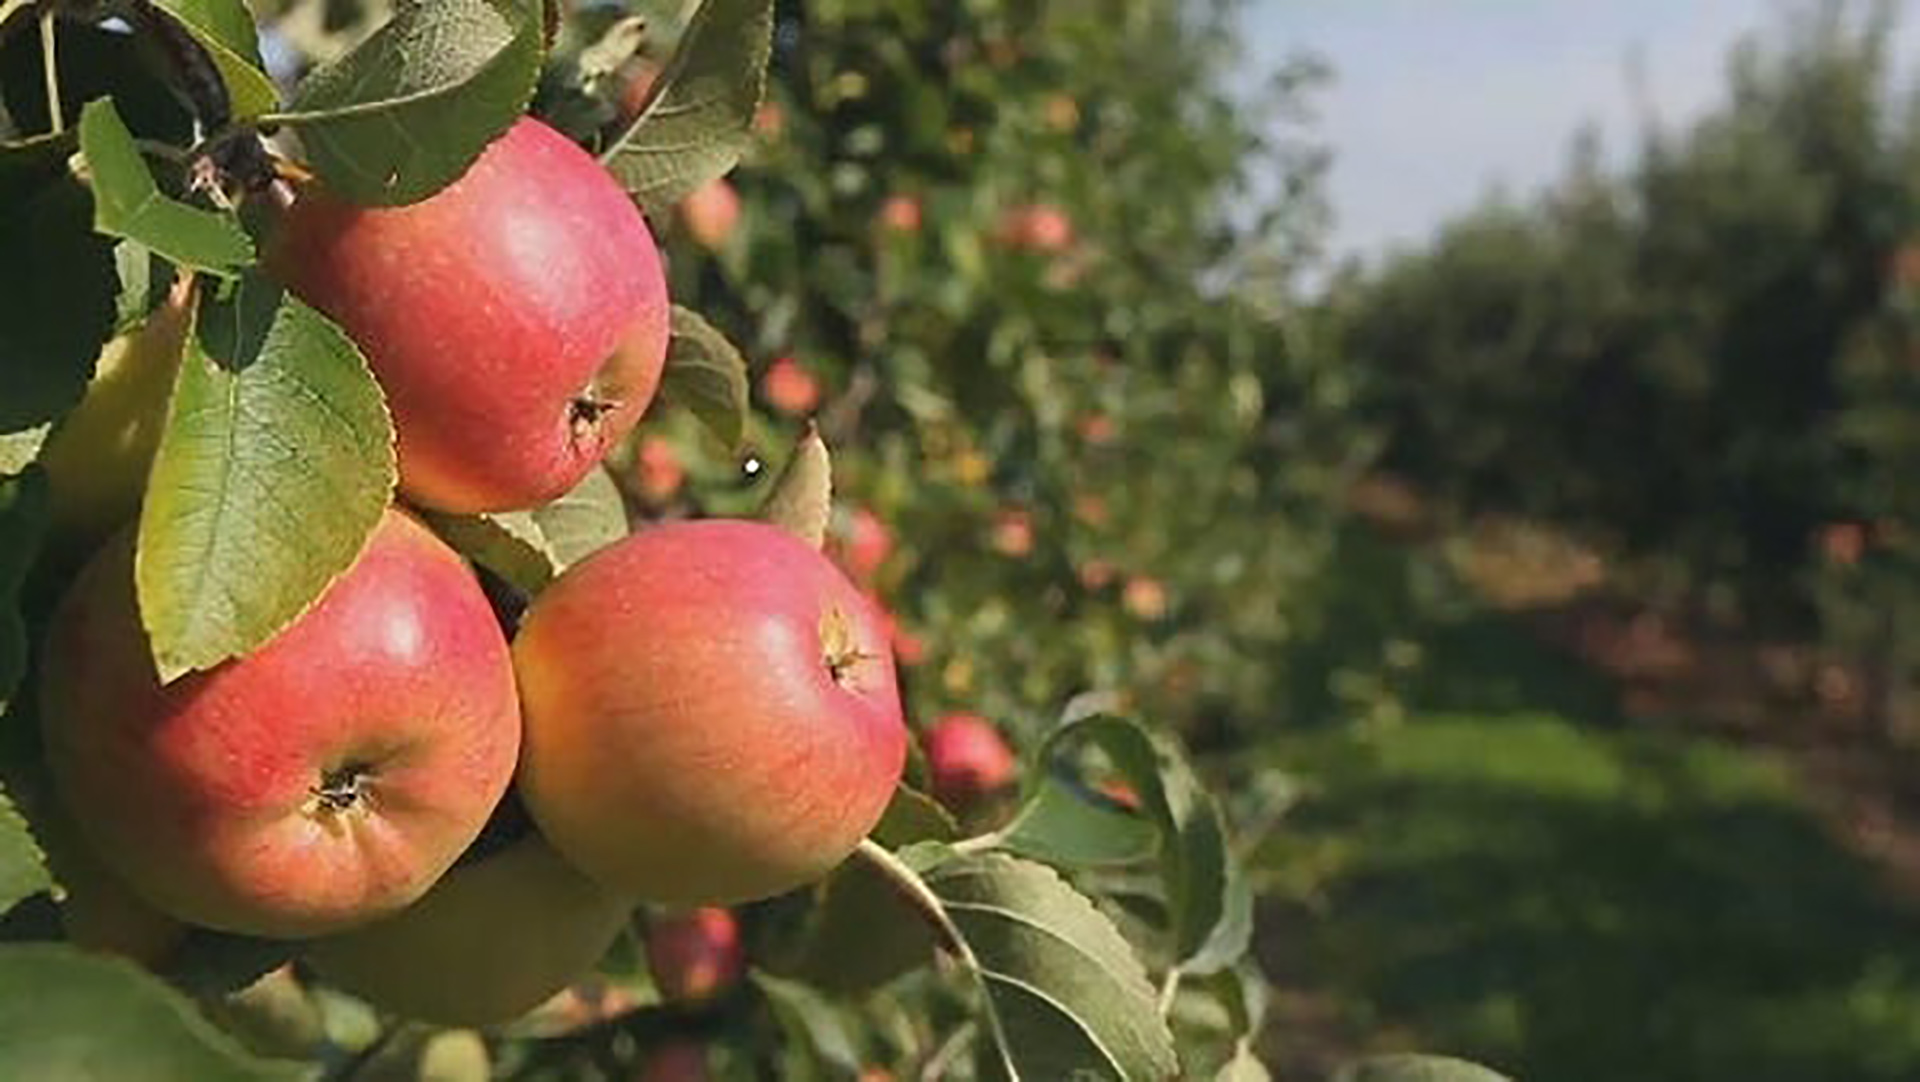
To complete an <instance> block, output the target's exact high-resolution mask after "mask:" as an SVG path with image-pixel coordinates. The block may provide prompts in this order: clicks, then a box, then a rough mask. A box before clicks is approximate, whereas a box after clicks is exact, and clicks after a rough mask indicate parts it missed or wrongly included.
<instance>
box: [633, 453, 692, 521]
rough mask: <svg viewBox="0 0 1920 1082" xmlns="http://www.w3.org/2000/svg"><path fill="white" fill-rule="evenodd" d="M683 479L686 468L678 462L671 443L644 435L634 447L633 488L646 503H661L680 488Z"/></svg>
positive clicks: (685, 474) (678, 456)
mask: <svg viewBox="0 0 1920 1082" xmlns="http://www.w3.org/2000/svg"><path fill="white" fill-rule="evenodd" d="M686 480H687V468H686V467H685V466H684V465H682V464H681V462H680V454H679V452H677V451H675V450H674V449H673V444H671V443H668V442H667V441H666V440H663V439H661V438H660V437H658V436H647V437H644V438H642V439H641V440H640V442H639V445H638V446H636V447H635V448H634V455H633V487H634V489H635V490H636V491H637V492H638V493H639V495H640V497H641V498H642V499H644V500H646V501H647V502H648V503H653V504H661V503H665V502H667V501H668V500H670V499H673V497H674V495H675V494H676V493H678V492H679V491H680V486H681V485H683V484H685V483H686Z"/></svg>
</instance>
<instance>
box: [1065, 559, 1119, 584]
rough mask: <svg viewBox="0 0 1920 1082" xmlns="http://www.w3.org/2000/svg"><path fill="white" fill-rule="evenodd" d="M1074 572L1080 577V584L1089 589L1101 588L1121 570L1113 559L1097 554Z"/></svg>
mask: <svg viewBox="0 0 1920 1082" xmlns="http://www.w3.org/2000/svg"><path fill="white" fill-rule="evenodd" d="M1074 574H1075V575H1076V576H1077V577H1078V578H1079V579H1080V585H1082V586H1084V587H1086V588H1087V589H1089V590H1099V589H1103V588H1105V587H1106V586H1107V584H1108V583H1111V582H1112V581H1113V578H1114V576H1115V575H1117V574H1119V571H1118V570H1117V569H1116V568H1115V567H1114V566H1113V563H1112V562H1111V561H1108V560H1102V559H1100V558H1099V557H1097V556H1096V557H1094V558H1093V559H1090V560H1087V561H1085V562H1084V563H1081V564H1079V565H1078V566H1077V567H1075V568H1074Z"/></svg>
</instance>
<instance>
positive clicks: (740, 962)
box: [647, 906, 746, 1003]
mask: <svg viewBox="0 0 1920 1082" xmlns="http://www.w3.org/2000/svg"><path fill="white" fill-rule="evenodd" d="M745 967H746V951H745V949H744V948H743V947H742V946H741V945H740V922H739V921H737V920H735V919H734V917H733V913H732V912H731V911H729V910H726V909H722V908H720V907H719V906H702V907H700V908H698V909H692V910H688V911H686V912H683V913H669V914H662V915H660V916H658V917H655V918H654V919H653V920H652V922H650V923H649V924H648V925H647V968H648V970H649V971H650V972H652V974H653V983H654V986H655V987H657V988H659V989H660V995H661V996H662V997H664V998H666V999H668V1000H671V1001H674V1002H682V1003H686V1002H699V1001H701V1000H708V999H712V998H713V997H714V996H717V995H719V994H720V993H722V992H724V991H726V990H727V989H728V988H730V987H732V986H733V984H734V982H735V981H738V980H739V979H740V974H741V971H742V970H744V969H745Z"/></svg>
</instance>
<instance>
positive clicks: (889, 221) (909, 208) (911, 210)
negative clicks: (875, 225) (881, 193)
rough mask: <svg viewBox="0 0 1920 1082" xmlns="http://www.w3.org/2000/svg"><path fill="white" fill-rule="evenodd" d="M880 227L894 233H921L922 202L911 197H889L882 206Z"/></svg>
mask: <svg viewBox="0 0 1920 1082" xmlns="http://www.w3.org/2000/svg"><path fill="white" fill-rule="evenodd" d="M880 227H881V228H882V229H885V230H887V231H889V232H893V233H918V232H920V200H918V199H915V198H914V197H913V196H910V195H894V196H888V197H887V201H886V202H884V203H882V204H880Z"/></svg>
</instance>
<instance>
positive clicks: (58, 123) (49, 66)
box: [40, 6, 67, 135]
mask: <svg viewBox="0 0 1920 1082" xmlns="http://www.w3.org/2000/svg"><path fill="white" fill-rule="evenodd" d="M54 18H55V16H54V9H53V8H52V7H50V6H49V7H47V8H45V9H44V10H42V11H41V12H40V60H41V68H42V69H43V70H44V71H45V73H46V79H47V117H48V118H49V119H50V120H51V122H52V124H53V134H55V135H59V134H60V133H62V132H64V131H66V130H67V118H66V117H65V116H64V115H63V113H62V110H61V108H60V56H59V46H58V45H57V44H56V40H55V39H56V36H57V35H56V34H55V33H54V27H53V20H54Z"/></svg>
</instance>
